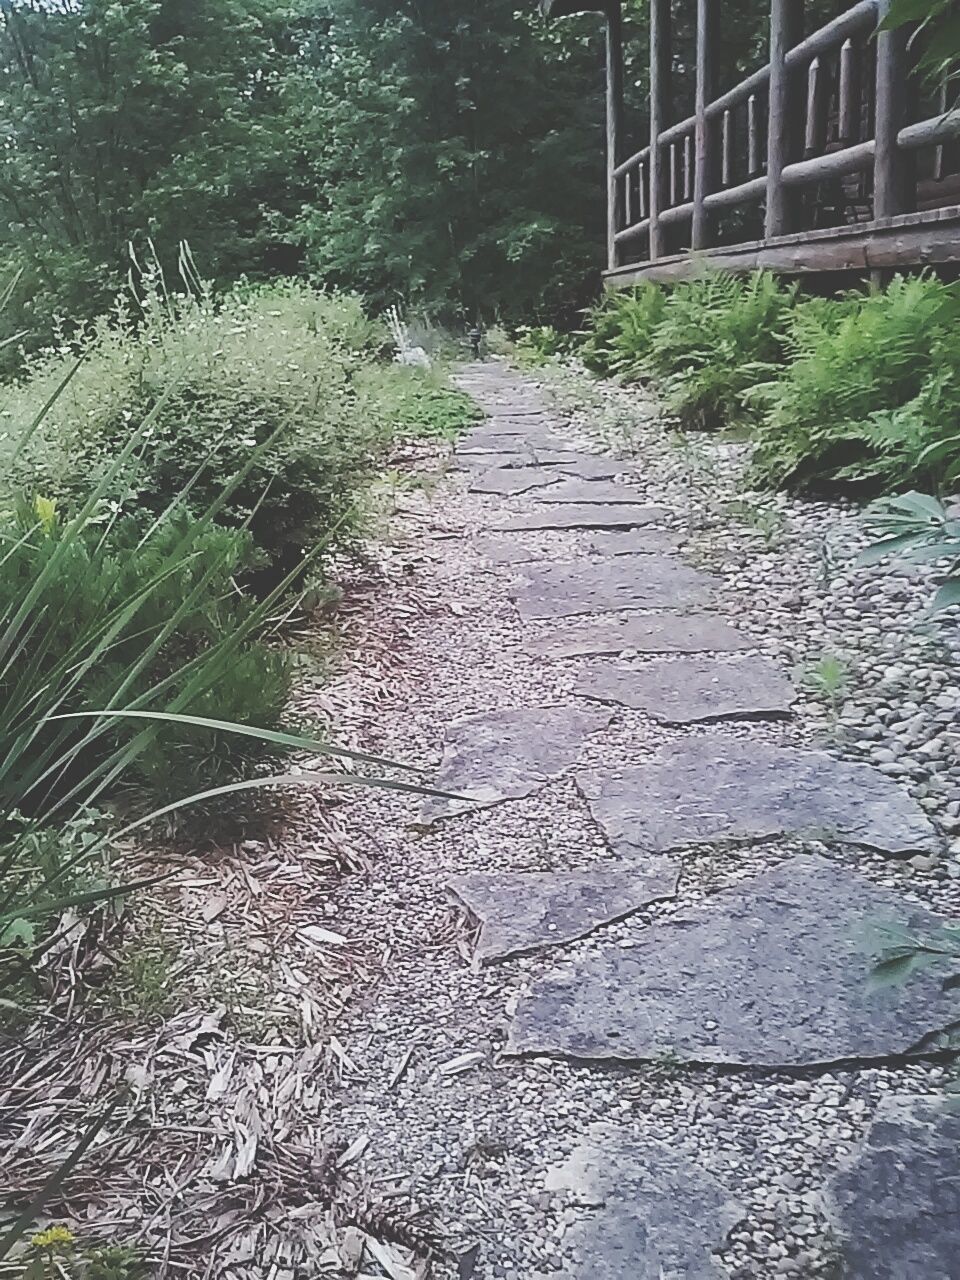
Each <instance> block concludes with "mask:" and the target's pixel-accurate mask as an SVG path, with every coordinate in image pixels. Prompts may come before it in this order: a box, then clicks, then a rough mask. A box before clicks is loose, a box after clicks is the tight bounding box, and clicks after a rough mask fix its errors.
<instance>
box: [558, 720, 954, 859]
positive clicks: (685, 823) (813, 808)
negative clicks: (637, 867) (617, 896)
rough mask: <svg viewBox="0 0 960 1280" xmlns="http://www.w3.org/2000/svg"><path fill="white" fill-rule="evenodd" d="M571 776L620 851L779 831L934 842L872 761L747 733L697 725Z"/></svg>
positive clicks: (896, 844) (898, 850)
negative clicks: (641, 752)
mask: <svg viewBox="0 0 960 1280" xmlns="http://www.w3.org/2000/svg"><path fill="white" fill-rule="evenodd" d="M577 785H578V786H579V788H580V790H581V791H582V793H583V795H584V796H585V797H586V799H587V801H588V802H589V805H590V810H591V812H592V814H593V816H594V818H595V820H596V821H597V822H598V823H599V825H600V826H601V827H602V829H603V831H604V833H605V835H606V837H607V839H608V840H609V842H610V844H611V846H612V847H613V848H614V849H615V850H616V851H617V852H618V853H621V854H623V855H624V856H625V857H634V856H636V855H638V854H642V853H644V852H650V851H655V852H661V853H662V852H667V851H669V850H671V849H678V848H682V847H683V846H684V845H694V844H713V843H716V842H724V843H725V842H730V841H745V840H751V841H753V840H761V839H769V838H772V837H773V836H781V835H784V836H793V837H797V838H801V839H811V840H828V841H836V842H839V843H843V844H856V845H865V846H867V847H868V848H871V849H879V850H880V851H881V852H884V853H892V854H903V855H907V854H912V853H921V852H930V851H931V850H934V849H936V848H937V844H938V841H937V836H936V833H935V831H934V829H933V826H932V825H931V823H930V820H929V819H928V818H927V816H926V814H925V813H924V811H923V809H921V807H920V806H919V805H918V804H917V802H916V801H915V800H913V799H912V797H911V796H910V795H909V793H908V792H907V791H905V790H903V789H902V788H901V787H900V786H898V785H897V783H896V782H894V781H893V779H892V778H888V777H887V776H886V774H883V773H880V772H879V770H877V769H874V768H873V767H872V766H870V765H865V764H851V763H850V762H849V761H846V760H836V759H834V758H833V756H828V755H827V754H826V753H825V752H822V751H810V750H806V749H803V748H798V747H781V746H777V745H775V744H772V743H768V742H759V741H756V740H754V739H750V738H734V737H730V736H728V735H721V734H717V733H711V734H704V735H703V736H701V737H696V738H690V739H688V740H684V741H682V742H678V743H673V744H671V745H669V746H667V747H664V748H663V750H662V751H661V752H660V754H659V755H658V756H656V757H655V758H654V759H653V760H651V761H650V762H649V763H647V764H639V765H633V766H631V767H627V768H621V769H611V770H606V771H604V772H603V773H599V772H593V771H588V770H584V771H581V772H579V773H578V774H577Z"/></svg>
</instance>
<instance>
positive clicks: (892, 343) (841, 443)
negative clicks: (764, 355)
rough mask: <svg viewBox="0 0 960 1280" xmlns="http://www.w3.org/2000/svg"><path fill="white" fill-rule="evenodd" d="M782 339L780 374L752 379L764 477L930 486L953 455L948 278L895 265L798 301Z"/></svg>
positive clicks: (959, 403) (954, 393) (955, 342)
mask: <svg viewBox="0 0 960 1280" xmlns="http://www.w3.org/2000/svg"><path fill="white" fill-rule="evenodd" d="M787 350H788V355H789V360H788V363H787V365H786V366H785V368H784V370H783V372H782V375H781V376H780V377H779V378H778V379H777V380H776V381H773V382H771V383H769V384H768V385H767V386H765V387H763V388H762V389H761V390H759V391H758V399H760V400H761V401H762V403H763V404H764V406H765V412H764V415H763V419H762V426H761V429H760V431H759V433H758V448H757V453H756V465H757V470H758V473H759V474H760V475H761V476H762V477H763V478H764V479H766V480H767V482H769V483H773V484H789V485H791V486H794V487H799V488H810V487H816V486H823V485H831V484H856V485H861V486H864V487H867V488H869V489H873V490H881V491H882V490H890V489H896V488H899V487H909V486H911V485H923V486H928V485H930V484H931V483H935V482H937V481H938V480H939V479H940V478H941V477H943V476H944V474H945V471H946V470H947V467H948V466H949V465H950V464H951V462H952V463H956V462H957V461H958V460H960V440H958V439H957V435H958V431H960V289H958V287H957V286H956V285H951V284H945V283H943V282H942V281H940V280H938V279H936V278H935V277H932V276H923V277H913V278H906V279H905V278H903V277H897V278H896V279H894V280H893V281H892V283H891V284H890V286H889V288H887V289H886V290H884V291H883V292H869V293H861V294H853V295H848V296H847V297H846V298H844V299H841V300H839V301H836V302H831V303H824V302H822V301H817V300H815V301H812V302H809V303H804V304H801V305H800V306H799V307H798V308H797V309H796V311H795V313H794V315H793V317H792V320H791V323H790V326H789V329H788V334H787ZM951 438H952V439H951ZM941 446H946V447H945V448H941ZM935 453H936V457H935V456H934V454H935Z"/></svg>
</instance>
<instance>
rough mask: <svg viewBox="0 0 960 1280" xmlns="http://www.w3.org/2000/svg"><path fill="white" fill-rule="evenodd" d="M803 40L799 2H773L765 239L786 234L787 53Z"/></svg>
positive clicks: (790, 108)
mask: <svg viewBox="0 0 960 1280" xmlns="http://www.w3.org/2000/svg"><path fill="white" fill-rule="evenodd" d="M802 38H803V0H773V3H772V6H771V10H770V103H769V108H768V114H767V213H766V222H765V235H766V238H767V239H768V240H769V239H770V238H771V237H772V236H782V235H784V234H785V233H786V232H787V231H789V230H790V221H791V219H790V205H791V197H790V193H789V192H788V191H787V189H786V187H785V186H784V185H783V181H782V178H781V174H782V173H783V170H784V168H785V167H786V165H788V164H789V163H790V161H791V160H793V159H794V158H795V157H794V156H793V154H792V151H793V140H794V138H795V136H796V118H795V117H792V115H791V113H792V112H794V111H795V110H796V103H795V102H794V101H793V99H794V98H795V97H796V95H795V94H794V93H792V92H791V90H792V87H793V83H794V77H793V76H791V74H790V72H789V71H788V70H787V62H786V58H787V50H788V49H790V48H792V47H793V45H795V44H797V43H798V42H799V41H800V40H801V39H802Z"/></svg>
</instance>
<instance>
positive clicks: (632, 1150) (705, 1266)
mask: <svg viewBox="0 0 960 1280" xmlns="http://www.w3.org/2000/svg"><path fill="white" fill-rule="evenodd" d="M544 1183H545V1186H546V1189H547V1190H548V1191H553V1192H560V1193H565V1195H566V1198H567V1200H568V1202H569V1203H571V1204H572V1205H575V1206H578V1207H579V1208H581V1209H583V1210H587V1211H589V1216H588V1217H585V1218H582V1217H581V1218H579V1219H578V1220H576V1221H575V1222H574V1223H573V1224H572V1225H571V1226H570V1227H569V1229H568V1231H567V1233H566V1235H565V1238H564V1243H565V1244H566V1245H567V1246H568V1248H569V1249H570V1251H571V1252H573V1254H574V1255H575V1256H576V1257H577V1258H578V1259H579V1260H578V1261H577V1262H575V1263H574V1264H572V1266H567V1267H565V1268H564V1272H563V1274H564V1276H565V1277H566V1280H674V1278H675V1277H676V1278H677V1280H680V1278H681V1277H682V1280H721V1278H722V1277H725V1276H726V1275H727V1274H728V1273H727V1271H726V1269H725V1268H723V1267H721V1266H720V1265H719V1263H717V1262H716V1261H715V1259H714V1257H713V1253H714V1251H715V1250H719V1249H721V1248H722V1247H723V1245H724V1244H725V1242H726V1239H727V1237H728V1235H729V1234H730V1232H731V1231H732V1230H733V1228H734V1227H735V1226H736V1225H737V1223H739V1222H741V1221H742V1220H743V1219H744V1218H745V1217H746V1216H747V1214H746V1210H745V1209H744V1208H743V1206H742V1205H740V1204H739V1203H738V1202H737V1201H736V1200H735V1199H734V1197H733V1195H732V1194H731V1193H730V1192H729V1191H728V1190H727V1189H726V1188H725V1187H724V1186H722V1184H721V1183H720V1182H719V1181H718V1180H717V1179H716V1178H715V1177H714V1176H713V1175H712V1174H711V1173H710V1172H709V1171H708V1170H707V1169H705V1168H704V1166H703V1162H702V1160H692V1159H690V1158H688V1157H686V1156H684V1155H681V1154H680V1153H679V1152H676V1151H673V1150H671V1148H670V1147H668V1146H667V1145H666V1144H664V1143H662V1142H656V1141H654V1140H652V1139H643V1138H640V1137H638V1136H636V1135H634V1134H632V1133H631V1132H630V1129H629V1127H627V1126H625V1125H616V1126H614V1125H610V1124H594V1125H591V1127H590V1128H589V1129H588V1130H587V1132H586V1135H585V1137H584V1138H583V1139H582V1140H581V1142H580V1144H579V1145H578V1146H577V1147H576V1148H575V1149H574V1150H573V1152H572V1153H571V1154H570V1156H569V1157H568V1158H567V1159H566V1160H565V1161H564V1162H563V1163H562V1164H560V1165H556V1166H555V1167H554V1168H552V1169H549V1170H548V1171H547V1174H546V1177H545V1179H544Z"/></svg>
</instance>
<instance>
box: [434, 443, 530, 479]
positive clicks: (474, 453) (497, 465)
mask: <svg viewBox="0 0 960 1280" xmlns="http://www.w3.org/2000/svg"><path fill="white" fill-rule="evenodd" d="M454 465H455V466H456V467H457V468H458V469H459V470H461V471H469V472H470V473H471V474H473V473H475V472H481V473H482V472H484V471H503V470H505V469H507V468H509V467H535V466H538V465H539V460H538V458H537V456H536V454H534V453H531V452H530V451H529V450H520V451H517V452H513V451H509V452H501V451H499V450H493V449H458V450H457V451H456V453H455V454H454Z"/></svg>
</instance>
